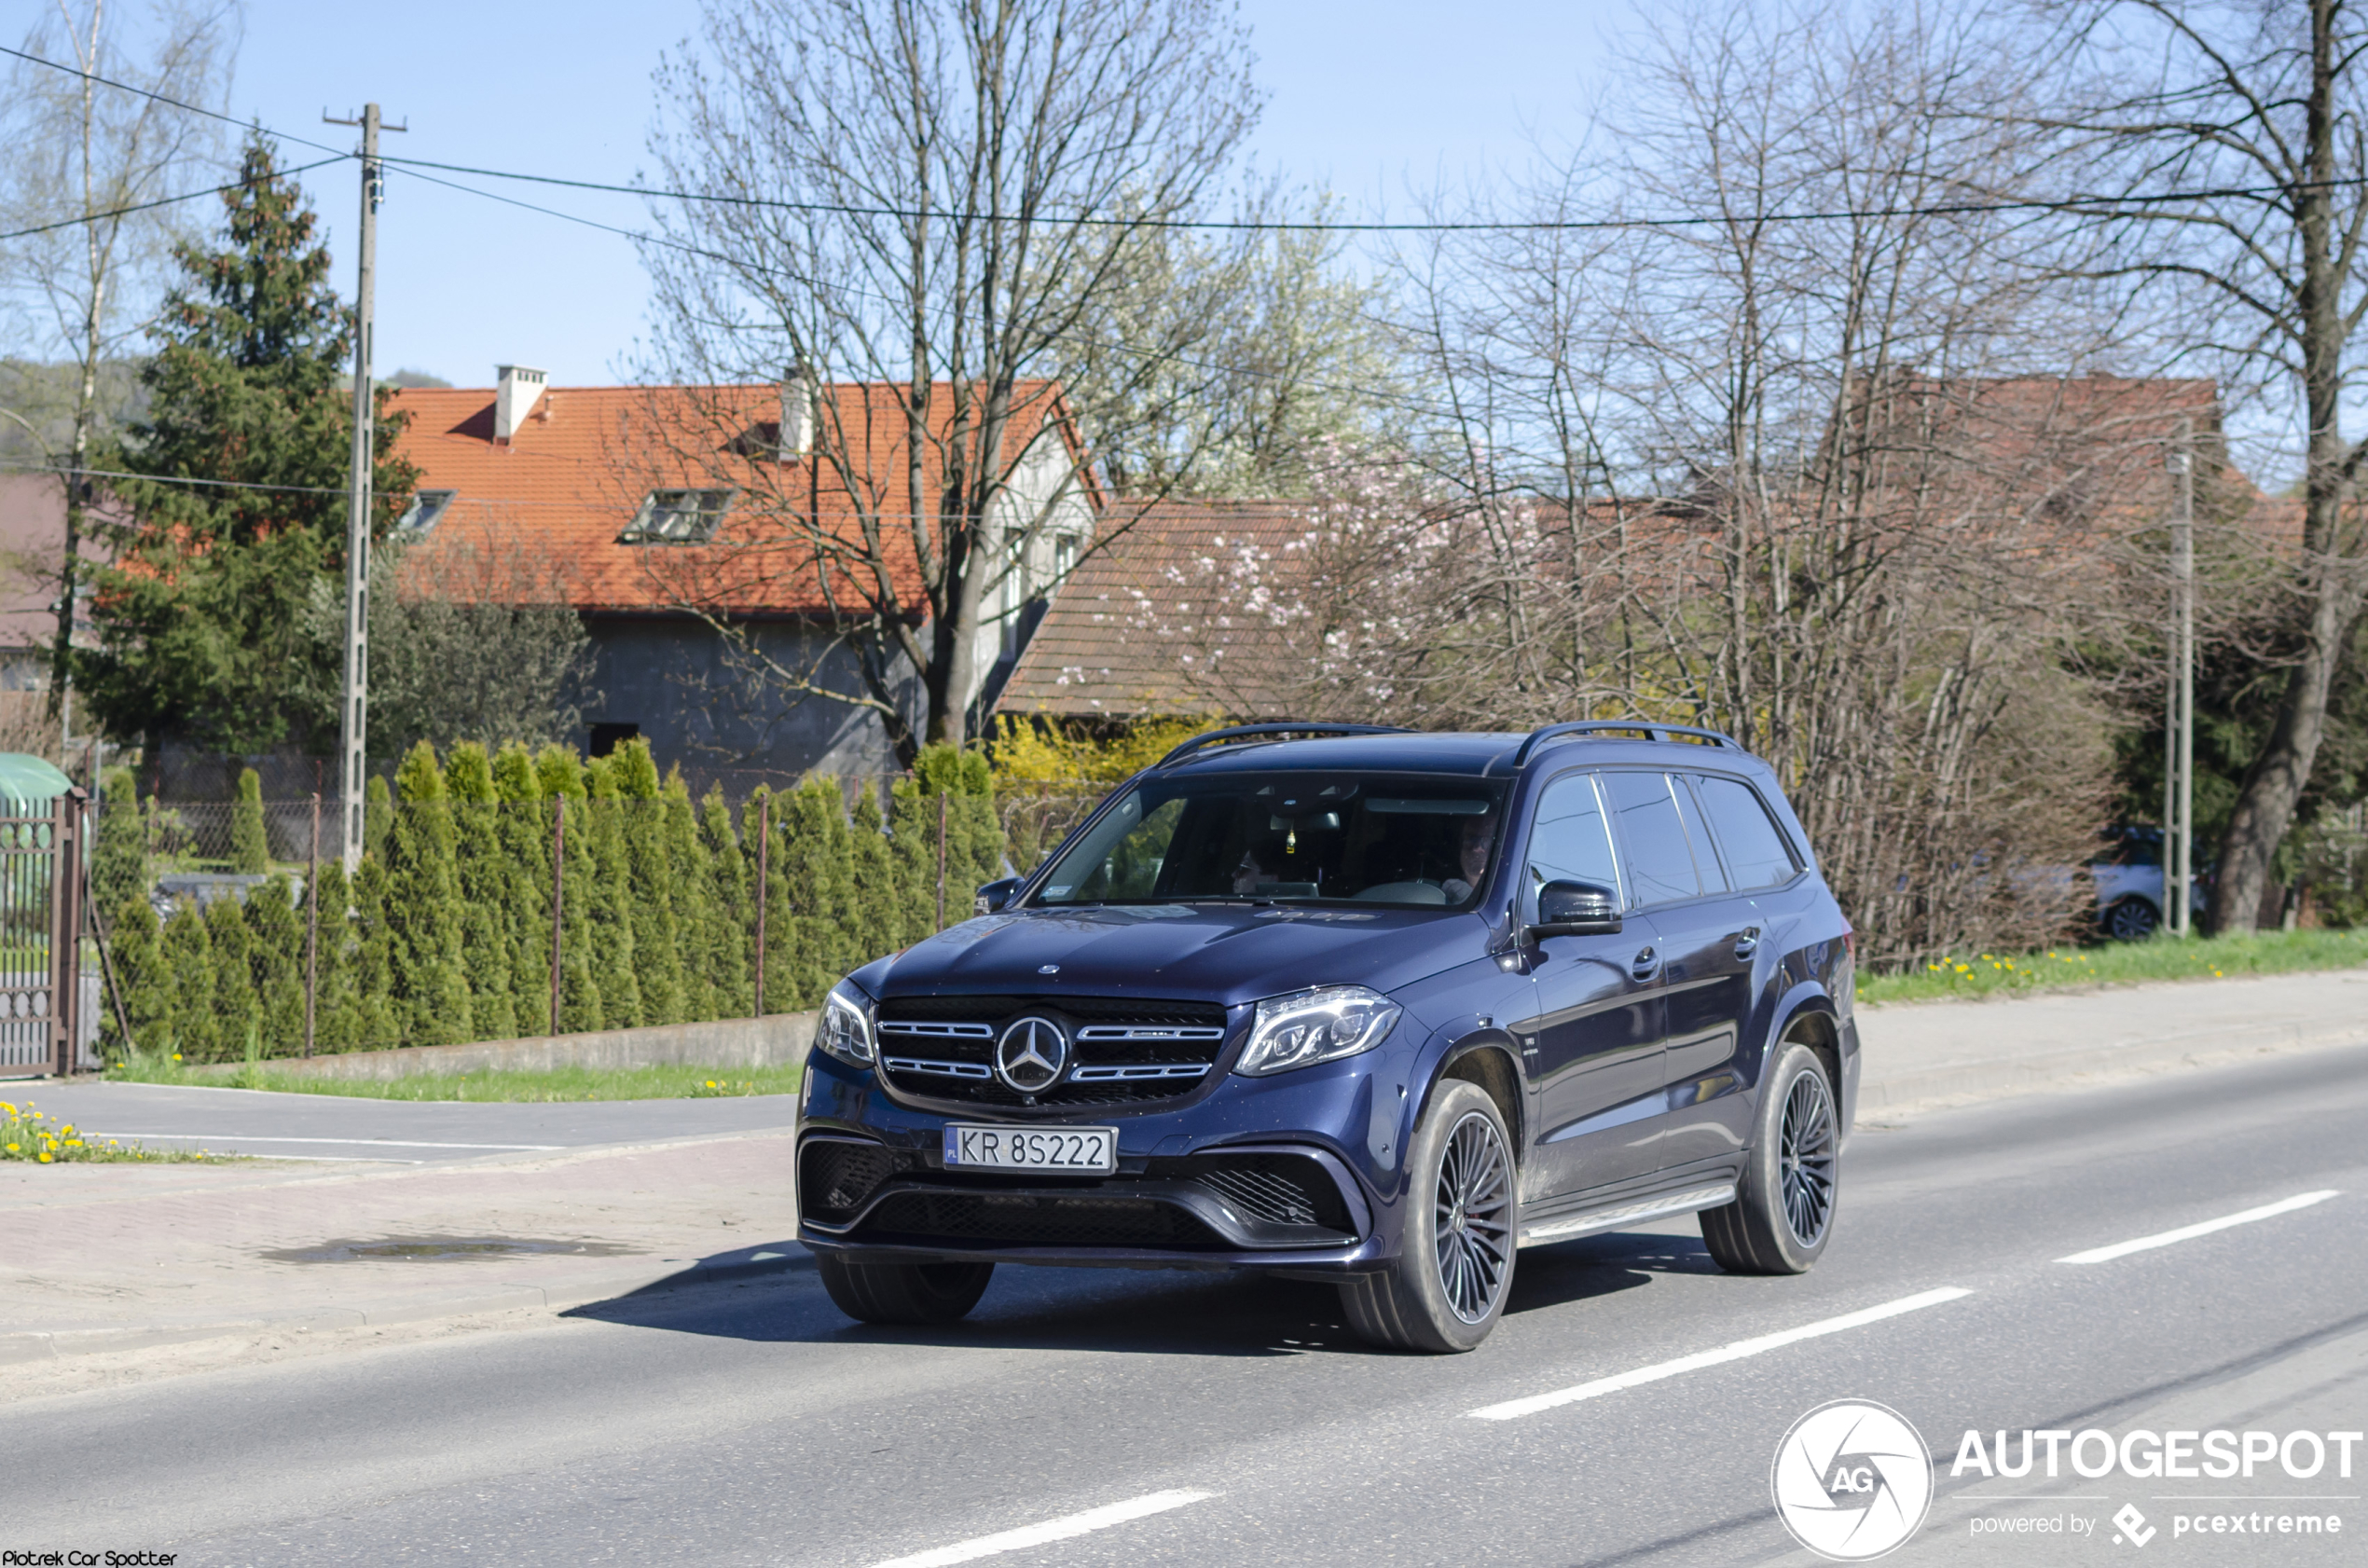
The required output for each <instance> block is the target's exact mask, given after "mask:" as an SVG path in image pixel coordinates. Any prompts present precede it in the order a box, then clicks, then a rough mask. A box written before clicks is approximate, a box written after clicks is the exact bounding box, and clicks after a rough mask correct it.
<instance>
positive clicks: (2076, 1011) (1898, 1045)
mask: <svg viewBox="0 0 2368 1568" xmlns="http://www.w3.org/2000/svg"><path fill="white" fill-rule="evenodd" d="M1858 1038H1859V1044H1860V1046H1861V1047H1862V1049H1863V1050H1864V1052H1865V1067H1864V1069H1863V1072H1862V1077H1861V1080H1860V1082H1859V1090H1858V1119H1859V1121H1862V1122H1863V1121H1879V1120H1881V1119H1882V1118H1883V1117H1885V1116H1897V1115H1902V1114H1905V1113H1907V1112H1910V1111H1918V1110H1933V1109H1937V1108H1939V1107H1944V1106H1952V1105H1967V1104H1971V1103H1972V1102H1974V1101H1976V1100H1995V1099H2003V1098H2004V1097H2005V1096H2007V1095H2009V1094H2028V1093H2038V1092H2040V1091H2042V1090H2051V1089H2078V1088H2085V1087H2087V1086H2090V1085H2093V1084H2100V1083H2110V1082H2113V1081H2115V1080H2122V1079H2127V1078H2132V1077H2136V1076H2139V1075H2141V1074H2145V1073H2154V1072H2165V1071H2169V1070H2172V1069H2175V1068H2179V1067H2191V1066H2213V1065H2216V1064H2219V1063H2224V1062H2234V1061H2238V1060H2241V1059H2243V1058H2245V1057H2248V1056H2258V1055H2266V1054H2273V1053H2276V1052H2289V1051H2311V1050H2317V1049H2320V1048H2321V1047H2327V1046H2337V1045H2350V1044H2354V1043H2358V1042H2361V1041H2368V970H2325V971H2323V972H2320V973H2315V974H2281V975H2263V976H2260V977H2257V978H2248V979H2243V980H2212V981H2201V980H2196V981H2166V982H2161V983H2155V984H2148V985H2128V986H2116V987H2111V988H2104V989H2099V990H2095V991H2084V992H2078V993H2069V992H2044V993H2042V994H2040V995H2038V996H2028V997H2001V998H1997V999H1993V1000H1989V1001H1971V1002H1916V1003H1908V1004H1899V1003H1893V1004H1892V1005H1891V1006H1888V1007H1862V1008H1860V1009H1859V1011H1858Z"/></svg>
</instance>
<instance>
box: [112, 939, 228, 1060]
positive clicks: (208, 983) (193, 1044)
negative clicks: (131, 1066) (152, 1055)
mask: <svg viewBox="0 0 2368 1568" xmlns="http://www.w3.org/2000/svg"><path fill="white" fill-rule="evenodd" d="M157 949H158V971H159V978H160V980H161V981H162V983H163V986H164V988H165V991H166V994H167V995H168V996H169V997H170V998H171V1004H170V1006H169V1008H168V1009H167V1010H166V1011H167V1012H168V1014H169V1016H170V1017H171V1018H172V1033H171V1035H170V1036H169V1037H168V1038H166V1039H165V1040H164V1041H162V1042H161V1043H162V1044H163V1045H166V1046H169V1047H171V1051H170V1052H168V1054H177V1055H179V1056H180V1057H181V1058H182V1059H183V1060H184V1061H186V1062H211V1061H213V1060H214V1058H215V1056H216V1054H217V1053H218V1052H220V1050H221V1047H222V1021H221V1019H220V1018H219V1017H218V1016H216V1010H215V1007H214V996H213V942H212V941H211V940H210V938H209V937H208V935H207V933H206V922H205V916H204V915H200V914H199V913H198V907H197V905H196V904H194V903H185V904H183V905H181V906H180V907H179V908H178V909H175V910H174V911H173V912H172V918H171V919H170V920H167V921H166V922H165V923H164V928H163V930H162V931H160V932H159V933H158V937H157ZM137 1026H138V1025H134V1027H135V1028H136V1027H137Z"/></svg>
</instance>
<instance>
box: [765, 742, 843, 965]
mask: <svg viewBox="0 0 2368 1568" xmlns="http://www.w3.org/2000/svg"><path fill="white" fill-rule="evenodd" d="M783 805H785V806H786V808H787V809H786V811H785V812H784V813H783V815H785V816H786V817H787V818H789V820H788V821H787V822H786V823H785V824H784V828H783V847H784V849H785V851H786V853H785V854H784V855H783V856H782V857H781V860H782V862H783V863H782V866H781V870H782V874H783V875H784V876H785V877H786V878H787V880H788V886H789V895H790V899H791V901H792V909H793V910H794V912H795V919H794V921H793V922H792V932H793V937H792V949H791V955H792V956H791V959H790V963H791V970H790V974H789V975H787V976H785V977H784V978H785V979H788V980H789V981H790V984H789V986H787V987H785V989H786V990H787V992H788V994H787V995H786V996H784V997H782V1005H783V1010H784V1011H799V1010H803V1009H805V1008H812V1007H819V1006H820V1005H821V1001H822V996H823V993H824V992H826V991H828V990H829V989H830V988H831V987H832V986H833V985H834V984H836V983H838V981H839V978H840V977H841V976H842V975H844V974H846V973H847V970H850V969H852V968H854V967H855V962H856V960H855V958H854V952H855V942H854V935H855V933H854V929H853V926H854V918H853V916H854V913H855V882H854V879H853V878H852V877H851V876H850V875H849V874H848V870H847V861H848V860H849V858H850V856H851V854H852V845H851V844H850V842H849V835H848V833H847V797H846V796H844V795H842V794H840V793H839V786H838V782H837V780H835V779H829V778H808V779H807V780H806V781H805V783H803V784H800V785H799V786H798V787H797V789H796V790H794V791H792V792H791V793H790V795H789V797H788V799H787V800H786V801H785V802H784V803H783ZM771 978H772V977H771V975H770V974H769V973H768V974H767V976H766V979H767V981H768V984H767V986H766V990H767V993H768V996H767V998H766V999H767V1000H768V1001H769V1000H770V999H771V997H770V995H769V993H770V991H771V989H772V987H771V985H770V983H769V982H770V980H771Z"/></svg>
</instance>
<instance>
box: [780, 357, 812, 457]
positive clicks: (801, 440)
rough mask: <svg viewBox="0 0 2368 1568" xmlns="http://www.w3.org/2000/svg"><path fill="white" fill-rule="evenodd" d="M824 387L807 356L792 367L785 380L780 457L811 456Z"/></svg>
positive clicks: (782, 391) (783, 385) (782, 398)
mask: <svg viewBox="0 0 2368 1568" xmlns="http://www.w3.org/2000/svg"><path fill="white" fill-rule="evenodd" d="M821 399H822V388H821V385H820V383H819V382H818V381H816V380H815V378H814V372H813V370H812V369H811V368H809V367H808V366H807V364H806V363H805V361H804V360H803V359H801V360H799V361H798V362H797V363H796V364H792V366H790V373H789V375H788V376H787V377H785V378H782V381H781V449H780V453H779V456H780V459H781V461H783V462H789V461H792V460H793V459H797V458H803V457H810V456H812V455H813V452H814V418H815V411H816V406H817V405H818V404H819V403H820V402H821Z"/></svg>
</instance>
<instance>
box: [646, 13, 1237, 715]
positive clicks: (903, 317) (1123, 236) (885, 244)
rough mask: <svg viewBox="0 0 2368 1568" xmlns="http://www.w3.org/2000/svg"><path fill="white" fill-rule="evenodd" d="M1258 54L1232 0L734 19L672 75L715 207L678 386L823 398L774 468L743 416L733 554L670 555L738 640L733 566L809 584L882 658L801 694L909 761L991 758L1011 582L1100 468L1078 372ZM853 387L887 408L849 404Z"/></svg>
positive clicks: (1200, 189)
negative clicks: (867, 717)
mask: <svg viewBox="0 0 2368 1568" xmlns="http://www.w3.org/2000/svg"><path fill="white" fill-rule="evenodd" d="M1248 63H1249V57H1248V54H1247V50H1246V43H1245V39H1244V35H1243V34H1242V33H1241V31H1240V29H1239V26H1238V24H1237V23H1236V22H1235V21H1233V20H1232V16H1231V13H1230V12H1229V10H1228V9H1227V8H1226V7H1223V6H1221V5H1220V4H1218V0H757V3H755V4H734V5H724V4H721V3H720V0H711V3H710V4H709V5H708V6H707V7H706V10H705V17H704V24H703V29H702V34H701V47H700V48H699V49H697V50H696V51H694V52H686V53H684V54H682V55H681V56H679V57H677V58H674V59H671V60H669V61H668V62H667V63H666V64H665V65H664V66H663V67H662V68H661V69H660V71H659V73H658V75H657V89H658V96H659V100H660V103H661V106H662V111H663V119H662V123H661V124H660V126H659V128H658V130H657V131H655V132H654V136H653V141H652V147H653V151H654V155H655V158H656V159H657V163H658V168H659V172H660V174H661V176H662V179H663V182H664V184H665V186H667V187H668V188H669V189H671V190H675V191H681V192H689V193H692V194H693V196H694V197H695V199H665V200H661V201H657V202H656V203H655V206H656V210H657V221H656V227H657V233H656V236H655V238H654V240H653V241H651V242H650V243H648V244H647V245H646V246H645V255H646V259H647V262H648V265H649V267H650V270H651V275H652V277H653V279H654V285H655V292H656V297H657V310H658V316H659V341H658V347H657V350H656V351H655V353H654V356H653V357H652V359H651V361H650V363H649V365H648V369H649V370H650V371H651V372H652V373H653V374H654V378H662V379H665V380H669V381H675V382H681V383H688V384H692V385H698V386H726V385H731V384H746V383H750V382H768V381H781V382H783V383H785V384H787V385H789V386H791V387H792V388H797V387H800V386H805V385H810V386H812V387H814V388H816V389H817V392H816V393H814V394H807V395H805V396H804V397H799V396H792V399H791V400H790V401H789V402H788V403H787V404H785V406H784V409H785V411H784V412H783V414H782V416H781V418H780V420H779V422H778V426H776V427H775V428H774V430H773V433H772V434H771V435H770V436H769V437H768V436H766V435H765V434H764V433H762V432H757V433H755V434H756V436H757V439H758V441H759V442H760V443H762V442H763V441H764V440H767V439H770V440H772V441H773V442H775V443H777V450H776V454H775V455H776V456H778V458H779V459H781V460H783V461H772V462H769V463H768V462H765V461H759V462H755V463H749V462H746V461H743V458H744V455H745V454H746V452H747V451H748V447H747V445H746V440H747V437H748V436H749V435H750V426H749V424H748V421H747V417H746V415H747V411H746V409H745V408H744V407H740V406H732V405H730V400H729V399H721V400H719V401H718V406H717V411H716V413H715V415H714V417H713V418H712V419H711V420H709V421H708V423H709V425H710V426H711V427H712V432H713V434H714V435H715V436H718V437H721V438H723V440H725V441H731V442H737V443H739V444H738V445H735V446H733V447H731V452H730V456H731V461H719V462H718V464H717V468H718V472H719V474H721V475H727V476H728V477H729V479H730V482H731V483H732V484H733V485H734V486H735V487H737V489H738V492H739V493H738V496H737V500H736V501H735V502H734V512H733V514H732V517H731V519H729V520H727V521H726V523H725V524H724V526H723V528H721V529H720V530H717V532H716V534H715V536H714V540H713V547H712V548H711V549H710V550H709V551H708V552H707V553H706V554H705V555H704V556H703V557H688V556H681V555H678V556H676V557H671V558H669V559H668V560H667V561H666V562H665V563H664V567H663V570H664V571H667V572H668V574H670V576H671V577H672V578H673V579H674V580H675V581H676V583H677V584H678V585H680V587H681V589H682V590H683V591H682V592H681V593H679V594H678V595H677V597H678V598H679V599H680V600H681V601H682V602H684V603H686V604H687V605H689V606H690V607H691V608H694V609H701V610H702V612H706V613H709V615H710V619H711V620H712V621H713V622H714V623H715V624H716V625H717V626H719V629H722V630H724V631H726V633H727V634H729V633H730V631H731V630H732V627H733V625H734V623H733V622H732V620H731V618H730V617H729V616H727V615H724V614H722V613H720V612H716V611H715V610H714V609H713V607H714V606H715V605H717V604H718V603H720V602H722V599H721V597H720V596H719V594H718V593H717V592H716V590H715V589H714V587H712V586H704V587H703V586H702V585H701V584H700V582H699V581H698V579H699V577H700V576H701V575H702V574H703V573H705V574H708V575H710V576H714V577H717V578H720V579H722V580H725V581H730V582H734V583H746V582H750V581H755V580H758V579H763V580H768V581H773V582H780V581H784V580H790V579H795V580H797V581H799V582H801V583H802V584H805V585H809V592H808V593H807V596H806V597H808V598H819V599H820V600H821V601H823V602H825V603H826V604H827V605H828V606H829V621H830V624H831V626H830V629H831V630H832V631H833V633H834V634H835V636H836V637H837V639H838V640H839V641H840V643H841V645H843V646H844V647H846V648H847V649H848V650H849V651H850V652H851V653H852V654H853V657H852V659H851V660H842V661H838V662H836V663H824V664H819V665H809V666H805V667H801V666H800V665H799V664H797V663H796V662H795V661H788V660H775V661H772V662H771V674H772V678H773V679H774V680H776V681H778V682H780V683H781V684H782V685H784V686H786V687H788V688H790V689H792V690H795V691H797V692H799V693H801V694H802V695H810V696H816V697H820V698H824V699H829V700H835V701H839V702H844V703H849V704H853V705H855V706H857V707H860V708H869V709H870V710H872V711H874V712H875V713H877V714H878V715H879V717H880V719H881V720H882V722H884V723H885V724H886V725H887V727H888V733H889V735H890V736H891V738H892V739H893V740H894V741H895V743H896V745H897V747H898V750H899V751H900V753H902V754H904V755H907V756H909V755H910V754H911V753H912V751H913V750H914V749H915V748H916V746H917V745H918V744H920V743H921V742H923V741H956V742H958V741H960V740H962V739H963V738H965V735H966V730H967V718H966V714H967V710H968V708H970V706H971V702H972V700H973V698H974V697H975V695H976V694H977V692H978V690H979V686H980V681H981V680H982V678H983V676H984V673H985V666H986V663H987V657H988V655H989V653H990V650H991V641H989V640H987V639H985V638H984V637H983V635H982V634H983V632H986V631H990V630H991V622H992V620H993V618H994V616H995V615H996V614H997V613H998V611H997V608H996V605H997V595H998V588H999V586H1000V585H1002V584H1003V583H1004V582H1005V581H1006V580H1007V579H1008V578H1009V577H1010V576H1011V574H1012V573H1013V572H1014V571H1020V570H1023V569H1024V567H1023V563H1024V561H1025V558H1026V555H1027V548H1028V546H1029V544H1030V543H1031V542H1032V536H1033V535H1034V534H1035V533H1036V532H1037V531H1038V530H1039V529H1040V528H1041V526H1042V524H1043V520H1044V516H1045V515H1046V513H1047V512H1048V510H1049V509H1050V507H1051V506H1052V505H1053V503H1054V502H1055V500H1056V499H1057V498H1058V496H1059V495H1060V494H1061V493H1062V492H1063V490H1064V488H1065V487H1066V488H1073V487H1074V486H1075V485H1076V484H1078V483H1081V482H1083V478H1084V475H1083V470H1084V468H1085V467H1086V465H1087V464H1088V463H1089V462H1090V461H1091V453H1090V451H1089V450H1088V449H1087V448H1085V447H1083V445H1082V443H1081V440H1080V438H1079V437H1078V436H1077V434H1076V433H1075V430H1074V428H1073V427H1069V426H1067V425H1066V409H1065V408H1064V406H1063V405H1062V404H1061V402H1060V399H1059V386H1058V384H1057V382H1056V380H1055V379H1054V377H1055V376H1056V375H1057V374H1061V373H1068V374H1075V373H1076V362H1075V359H1074V357H1073V356H1074V350H1075V345H1076V343H1077V341H1078V338H1079V336H1080V333H1081V328H1082V327H1083V326H1084V325H1085V323H1087V322H1088V321H1089V320H1090V318H1091V317H1092V315H1093V312H1094V311H1095V309H1096V308H1097V307H1099V306H1100V305H1101V304H1103V302H1104V301H1105V300H1106V299H1107V298H1108V296H1110V294H1111V293H1112V292H1113V291H1115V290H1118V289H1119V288H1121V287H1122V284H1123V274H1122V268H1121V265H1120V263H1121V260H1122V257H1123V256H1124V255H1125V254H1126V253H1127V246H1126V243H1125V241H1126V240H1127V238H1128V237H1129V236H1130V235H1131V234H1133V233H1135V232H1136V231H1137V230H1146V229H1148V228H1149V227H1150V226H1153V225H1156V224H1159V223H1163V222H1167V221H1171V220H1175V219H1177V218H1184V217H1190V216H1192V215H1193V214H1195V213H1200V212H1202V211H1203V210H1204V208H1205V206H1206V204H1207V203H1208V202H1209V201H1210V200H1211V199H1213V198H1214V196H1215V195H1216V194H1217V193H1218V191H1219V189H1220V188H1221V182H1222V181H1223V180H1224V178H1225V173H1226V171H1227V169H1228V168H1229V166H1230V164H1231V162H1232V156H1233V153H1234V151H1235V149H1236V147H1237V145H1238V144H1239V143H1240V141H1241V139H1242V137H1243V135H1244V134H1245V133H1246V131H1247V130H1248V128H1249V126H1250V124H1251V123H1252V121H1253V119H1254V117H1255V115H1256V111H1257V100H1256V96H1255V93H1254V92H1253V90H1252V89H1251V87H1250V84H1249V80H1248ZM1191 324H1192V330H1193V331H1195V332H1198V331H1201V330H1203V328H1202V326H1201V324H1200V323H1191ZM839 381H853V382H857V383H860V384H861V385H862V386H863V388H864V389H865V392H864V394H863V395H860V396H854V397H840V396H822V395H819V389H820V388H821V387H824V386H828V385H831V384H833V383H834V382H839ZM800 427H803V428H800ZM720 444H721V443H720V442H719V441H718V440H714V439H709V438H706V437H702V438H701V439H699V440H695V441H690V442H683V441H681V440H675V441H672V442H670V443H669V446H670V447H672V448H673V449H672V451H671V452H670V454H669V461H674V462H676V463H678V464H680V463H682V462H688V461H705V459H704V458H703V457H702V454H705V453H712V452H714V451H716V450H717V448H718V447H719V445H720ZM1048 467H1049V469H1050V471H1051V472H1050V474H1049V475H1048V474H1047V473H1046V470H1047V469H1048ZM825 492H827V495H828V498H829V499H828V501H827V502H825V501H823V500H822V499H821V498H822V496H823V495H824V493H825ZM701 563H704V564H701ZM735 591H737V589H736V590H735ZM849 665H851V670H850V669H848V666H849ZM906 680H909V681H913V682H916V684H917V686H918V688H919V692H918V706H919V708H920V710H921V711H920V713H919V715H918V722H917V723H916V722H914V720H913V715H912V714H911V713H910V711H909V709H910V708H911V706H912V699H911V696H910V695H909V694H908V692H907V691H905V690H904V689H902V681H906Z"/></svg>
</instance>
